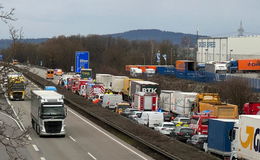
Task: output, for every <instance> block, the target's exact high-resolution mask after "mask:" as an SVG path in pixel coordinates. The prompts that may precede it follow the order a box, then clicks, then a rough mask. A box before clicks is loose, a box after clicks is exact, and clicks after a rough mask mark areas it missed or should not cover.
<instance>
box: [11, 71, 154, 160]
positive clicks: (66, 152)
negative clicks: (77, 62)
mask: <svg viewBox="0 0 260 160" xmlns="http://www.w3.org/2000/svg"><path fill="white" fill-rule="evenodd" d="M33 70H34V73H36V72H38V75H40V76H44V75H45V72H44V71H42V70H41V69H33ZM55 80H57V79H55ZM37 88H38V87H37V86H36V85H35V84H33V83H31V82H29V84H28V86H27V93H29V92H30V90H31V89H37ZM28 95H29V97H27V98H26V100H25V101H11V104H12V106H13V108H14V110H15V111H16V112H20V113H22V116H20V119H21V122H22V124H23V125H24V127H25V128H28V127H29V128H31V116H30V94H28ZM65 123H66V132H67V134H66V137H65V138H62V137H42V138H40V137H39V136H38V135H37V134H36V132H35V131H34V130H31V132H30V136H29V138H28V139H29V141H30V144H29V145H27V146H26V151H24V152H23V154H24V157H25V158H26V159H28V160H30V159H32V160H37V159H39V160H72V159H73V160H124V159H131V160H132V159H134V160H146V159H147V160H150V159H152V158H151V157H149V156H147V155H145V154H144V153H142V152H141V151H139V150H137V149H136V148H134V147H132V146H131V145H129V144H127V143H125V142H123V141H122V140H121V139H119V138H117V137H115V136H114V135H112V134H110V133H108V132H107V131H105V130H104V129H102V128H101V127H99V126H97V125H96V124H94V123H92V122H90V121H89V120H88V119H86V118H84V117H82V116H80V115H79V114H78V113H77V112H76V111H74V110H72V109H70V108H68V116H67V118H66V120H65Z"/></svg>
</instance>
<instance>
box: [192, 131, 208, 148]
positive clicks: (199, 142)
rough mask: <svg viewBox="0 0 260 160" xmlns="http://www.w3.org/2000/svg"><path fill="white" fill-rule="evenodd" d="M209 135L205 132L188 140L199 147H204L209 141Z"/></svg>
mask: <svg viewBox="0 0 260 160" xmlns="http://www.w3.org/2000/svg"><path fill="white" fill-rule="evenodd" d="M207 139H208V135H205V134H196V135H194V136H192V137H191V139H188V140H187V143H188V144H191V145H193V146H195V147H197V148H199V149H203V144H204V143H205V142H207Z"/></svg>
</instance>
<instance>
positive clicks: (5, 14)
mask: <svg viewBox="0 0 260 160" xmlns="http://www.w3.org/2000/svg"><path fill="white" fill-rule="evenodd" d="M14 10H15V9H14V8H11V9H10V10H9V11H5V10H4V7H3V6H2V5H1V4H0V19H1V20H2V21H3V22H4V23H7V22H8V21H15V20H16V18H14Z"/></svg>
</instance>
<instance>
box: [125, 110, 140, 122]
mask: <svg viewBox="0 0 260 160" xmlns="http://www.w3.org/2000/svg"><path fill="white" fill-rule="evenodd" d="M141 116H142V111H139V110H138V111H133V112H132V113H131V114H130V115H129V116H128V118H129V119H131V120H133V121H135V122H137V121H138V119H139V118H140V117H141Z"/></svg>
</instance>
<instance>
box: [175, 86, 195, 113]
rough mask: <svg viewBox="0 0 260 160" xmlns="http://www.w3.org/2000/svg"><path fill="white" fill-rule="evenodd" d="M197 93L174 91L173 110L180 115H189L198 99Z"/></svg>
mask: <svg viewBox="0 0 260 160" xmlns="http://www.w3.org/2000/svg"><path fill="white" fill-rule="evenodd" d="M196 96H197V93H195V92H181V91H176V92H174V98H175V104H174V105H173V106H172V108H171V111H172V112H173V113H175V114H178V115H184V116H189V115H190V114H191V111H192V107H193V105H194V101H195V100H196Z"/></svg>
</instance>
